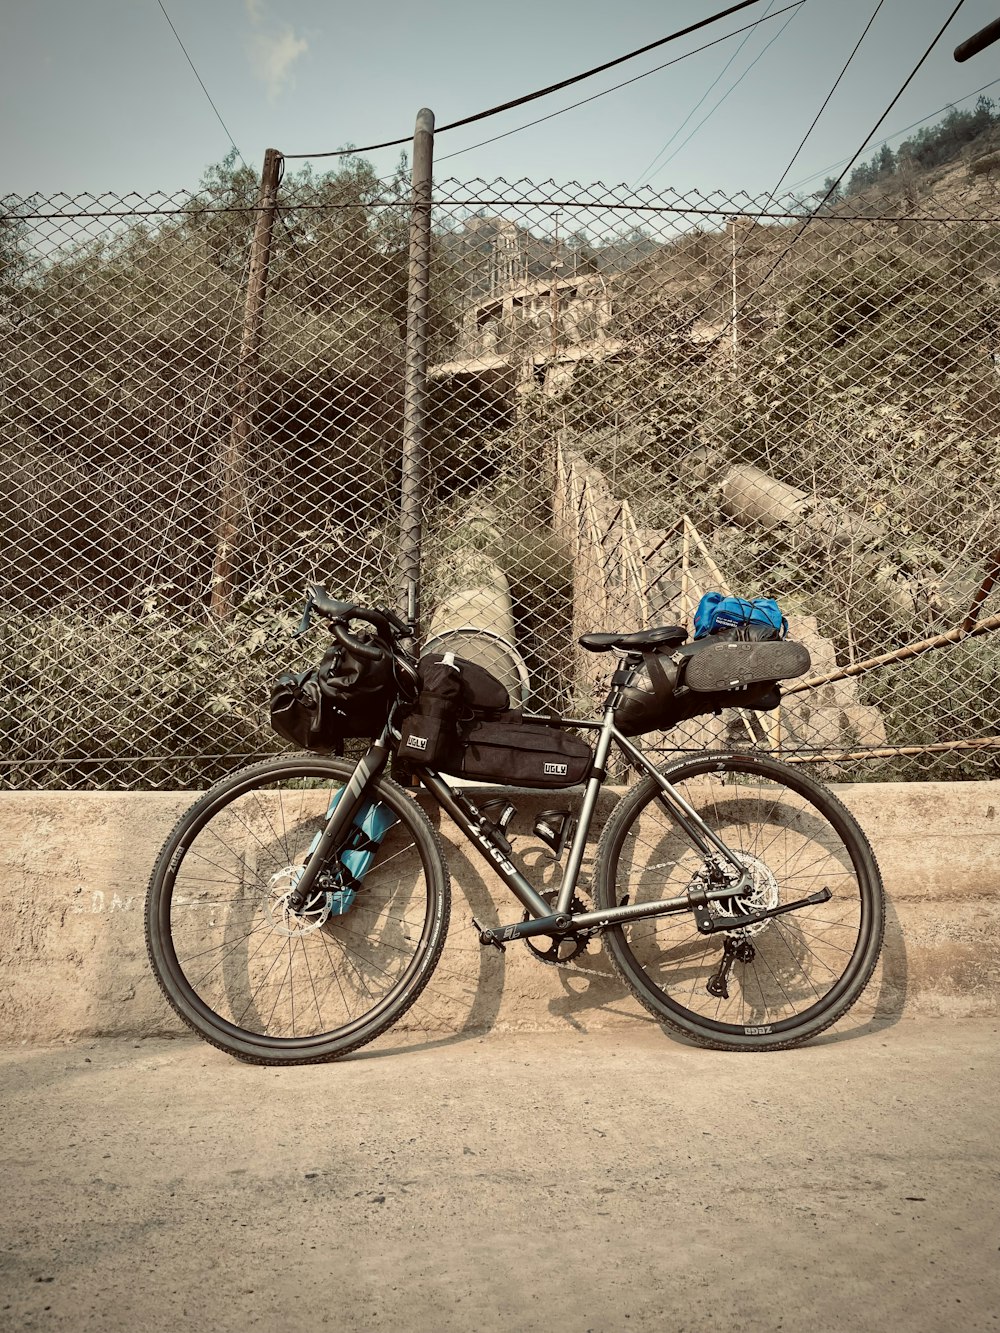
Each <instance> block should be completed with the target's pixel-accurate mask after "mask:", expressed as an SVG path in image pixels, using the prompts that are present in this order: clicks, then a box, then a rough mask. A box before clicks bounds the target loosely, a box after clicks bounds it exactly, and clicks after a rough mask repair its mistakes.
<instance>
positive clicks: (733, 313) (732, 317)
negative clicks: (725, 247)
mask: <svg viewBox="0 0 1000 1333" xmlns="http://www.w3.org/2000/svg"><path fill="white" fill-rule="evenodd" d="M730 268H731V271H732V287H733V293H732V295H733V308H732V314H731V316H730V319H731V321H732V326H733V330H732V340H733V368H734V369H735V367H736V219H735V218H733V246H732V259H731V261H730Z"/></svg>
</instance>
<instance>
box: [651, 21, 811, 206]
mask: <svg viewBox="0 0 1000 1333" xmlns="http://www.w3.org/2000/svg"><path fill="white" fill-rule="evenodd" d="M794 18H795V15H794V14H789V16H788V18H787V19H785V21H784V23H783V24H782V25H781V27H780V28H779V29H778V31H777V32H776V33H775V34H774V36H773V37H772V38H771V40H770V41H769V42H768V43H767V44H766V45H765V46H764V47H762V48H761V50H760V51H758V53H757V55H755V56H754V58H753V60H751V61H750V64H749V65H747V67H746V69H745V70H744V71H743V73H742V74H741V75H740V77H739V78H738V79H737V80H736V82H735V83H734V84H733V85H732V87H731V88H729V89H728V91H727V92H725V93H723V95H722V96H721V97H720V98H719V100H718V101H717V102H716V104H715V106H713V107H712V109H711V111H709V113H708V114H707V115H706V116H703V117H702V119H701V120H700V121H699V122H698V124H697V125H696V126H695V127H694V129H693V130H692V131H691V133H690V134H689V135H688V137H687V138H686V139H684V140H683V141H682V142H681V143H680V144H678V146H677V147H676V148H675V149H674V151H673V152H672V153H671V154H670V156H669V157H668V158H666V159H665V160H664V161H663V162H661V163H660V165H659V166H658V167H657V168H656V171H662V170H663V168H664V167H665V166H667V165H668V163H670V162H672V161H673V160H674V158H675V157H676V156H677V154H678V153H679V152H681V150H682V149H683V148H685V147H686V146H687V145H688V144H689V143H690V142H691V140H692V139H693V138H694V136H695V135H696V134H697V133H698V131H699V130H700V129H701V127H702V125H704V124H705V122H706V121H708V120H711V118H712V117H713V116H714V115H715V113H716V111H718V109H719V107H720V106H722V104H723V102H724V101H725V100H726V99H727V98H728V97H729V96H730V94H731V93H734V92H735V91H736V89H737V88H738V87H739V86H740V84H741V83H742V82H743V80H744V79H745V78H746V76H747V75H748V74H749V73H750V71H751V70H752V69H753V67H754V65H756V64H757V62H758V61H759V60H760V59H761V58H762V57H763V56H764V55H765V54H766V53H767V51H768V50H770V48H771V47H772V46H773V45H774V43H775V42H776V41H777V40H778V38H779V37H780V36H781V34H782V33H783V32H784V31H785V29H786V28H787V27H788V25H789V23H791V21H792V19H794ZM661 151H662V150H661ZM656 171H654V172H653V173H651V175H650V177H649V180H652V178H653V176H654V175H656ZM646 183H647V184H648V183H649V181H647V182H646Z"/></svg>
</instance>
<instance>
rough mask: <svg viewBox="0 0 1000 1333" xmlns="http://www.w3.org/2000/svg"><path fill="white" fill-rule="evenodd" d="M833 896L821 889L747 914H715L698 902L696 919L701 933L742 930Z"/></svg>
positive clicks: (813, 905)
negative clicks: (803, 896)
mask: <svg viewBox="0 0 1000 1333" xmlns="http://www.w3.org/2000/svg"><path fill="white" fill-rule="evenodd" d="M832 897H833V894H832V893H831V892H830V890H829V889H820V890H819V892H818V893H811V894H810V895H809V897H808V898H799V899H797V900H796V901H795V902H794V903H784V904H782V906H781V907H772V908H769V909H768V910H767V911H764V912H751V913H749V914H748V915H747V916H713V915H712V913H711V912H710V911H709V910H708V908H707V906H705V905H704V904H701V905H698V904H696V905H695V907H694V919H695V924H696V925H697V927H698V931H699V933H700V934H702V935H718V934H719V933H720V932H721V931H731V930H742V929H743V928H744V927H746V926H752V925H755V924H756V923H757V922H758V921H770V919H771V917H773V916H784V914H785V913H786V912H797V911H798V910H799V908H800V907H816V906H817V905H818V904H819V903H828V902H829V901H830V899H831V898H832Z"/></svg>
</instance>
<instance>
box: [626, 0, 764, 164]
mask: <svg viewBox="0 0 1000 1333" xmlns="http://www.w3.org/2000/svg"><path fill="white" fill-rule="evenodd" d="M773 4H774V0H768V5H767V9H766V10H765V11H764V13H763V14H762V15H761V17H760V19H759V20H758V22H760V23H763V22H764V20H765V19H767V18H773V17H774V16H773V15H772V14H771V13H770V9H771V6H772V5H773ZM749 40H750V30H749V29H748V31H747V35H746V36H745V37H744V38H743V40H742V42H740V44H739V46H738V47H737V48H736V50H735V51H734V52H733V54H732V55H731V56H730V57H729V59H728V60H727V61H726V63H725V64H724V65H723V66H722V68H721V69H720V70H719V72H718V74H717V75H716V76H715V78H714V79H713V81H712V82H711V83H710V84H709V85H708V87H707V88H706V89H705V91H704V92H703V93H702V95H701V98H700V99H699V100H698V101H697V102H696V103H695V104H694V106H693V107H692V108H691V110H690V111H689V112H688V113H687V115H686V116H685V117H684V119H683V120H682V121H681V123H680V124H679V125H678V126H677V128H676V129H675V130H674V132H673V134H672V135H671V136H670V138H669V139H668V140H667V142H666V143H665V144H664V145H663V147H662V148H661V149H660V150H659V152H658V153H655V154H654V155H653V157H652V159H651V160H650V161H649V162H648V163H647V164H646V166H645V167H643V169H642V171H641V172H640V173H639V175H638V177H637V179H636V182H635V185H634V186H633V189H636V190H638V189H639V187H640V186H641V185H642V184H643V182H644V181H645V179H646V176H647V175H649V174H651V172H652V170H653V168H654V167H655V166H656V164H657V162H659V160H660V158H661V157H662V156H663V154H664V153H665V152H666V151H667V149H668V148H669V147H670V145H671V144H672V143H673V141H674V140H675V139H676V138H677V136H678V134H680V132H681V130H682V129H683V128H684V126H685V125H686V124H687V123H688V121H689V120H690V119H691V117H692V116H693V115H694V114H695V112H696V111H697V110H698V108H699V107H700V106H701V105H702V103H703V102H704V101H705V99H706V98H707V97H708V95H709V93H710V92H711V91H712V89H713V88H715V87H716V86H717V85H718V83H719V81H720V80H721V78H722V76H723V75H724V74H725V72H726V70H727V69H728V68H729V66H730V65H731V64H732V63H733V61H734V60H735V59H736V57H737V56H738V55H739V53H740V52H741V51H742V50H743V48H744V46H746V44H747V42H748V41H749Z"/></svg>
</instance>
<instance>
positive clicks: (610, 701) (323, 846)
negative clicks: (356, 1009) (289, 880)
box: [295, 659, 752, 944]
mask: <svg viewBox="0 0 1000 1333" xmlns="http://www.w3.org/2000/svg"><path fill="white" fill-rule="evenodd" d="M637 666H638V663H637V662H636V661H635V660H633V659H626V661H625V662H623V663H622V664H621V665H619V667H618V669H617V670H616V672H615V673H614V676H613V677H612V683H611V690H610V692H609V694H608V698H607V700H606V702H605V707H604V718H603V721H601V722H596V721H594V720H592V719H583V718H565V719H562V720H560V722H559V724H558V725H559V726H560V728H562V729H564V730H568V729H571V728H572V729H577V730H581V731H596V732H597V733H598V736H597V746H596V750H595V753H594V764H593V768H592V769H591V775H590V777H589V778H588V780H587V782H586V784H585V786H584V790H583V796H582V798H581V801H580V807H579V813H578V815H577V824H576V831H575V833H574V835H573V840H572V842H571V844H570V848H569V855H568V858H567V862H566V870H565V873H564V874H563V878H562V884H561V886H560V889H559V894H558V897H557V899H556V903H555V910H554V911H553V908H552V905H551V904H550V903H548V902H546V900H545V899H544V898H543V897H542V896H541V894H540V893H538V891H537V890H536V889H535V888H534V887H533V885H532V884H531V883H529V881H528V880H527V879H526V878H525V876H524V875H523V874H522V873H521V871H520V870H518V868H517V866H516V865H514V863H513V862H512V861H511V859H510V857H509V855H508V853H507V851H506V850H505V849H504V846H503V845H502V844H501V842H500V840H499V839H498V838H497V836H496V834H495V832H494V830H493V829H492V827H491V825H490V824H489V823H488V821H486V820H485V819H484V818H483V817H482V815H481V814H480V812H479V811H478V809H477V808H476V806H475V805H474V804H473V803H472V802H471V801H469V800H468V798H466V797H465V796H464V795H463V794H462V793H461V792H458V791H456V790H454V789H453V788H451V787H450V786H449V785H448V783H447V782H446V781H445V780H444V778H443V777H442V775H441V774H440V773H439V772H438V771H437V770H435V769H432V768H428V769H425V770H424V771H423V772H422V773H421V783H422V785H423V786H424V787H425V788H426V789H427V791H429V792H430V794H431V795H432V796H433V797H434V799H435V801H436V802H437V803H438V805H439V806H440V807H441V808H442V809H443V810H444V811H445V812H446V813H447V814H448V815H450V816H451V818H452V819H453V820H454V822H455V823H456V824H457V825H458V827H459V828H460V829H461V830H462V832H463V833H464V834H465V837H466V838H467V840H468V841H469V842H470V843H471V844H472V845H473V847H475V848H476V850H477V851H478V852H479V854H480V855H481V856H482V857H483V859H484V860H486V861H487V862H488V863H489V864H490V865H491V866H492V868H493V869H494V870H495V871H496V873H497V874H498V875H499V876H500V878H501V879H502V880H503V882H504V883H505V884H506V885H507V887H508V889H510V891H511V893H512V894H513V895H514V897H515V898H516V899H517V900H518V901H519V902H520V903H521V904H522V906H523V907H524V908H525V910H526V911H527V912H528V914H529V917H530V919H529V920H527V921H519V922H516V923H513V924H511V925H506V926H502V927H501V928H500V929H498V930H496V931H486V932H484V934H483V938H484V942H486V943H496V944H500V943H502V942H503V943H505V942H506V941H508V940H516V939H524V938H526V937H528V936H532V935H544V934H550V933H551V932H552V931H558V932H563V931H572V932H574V933H575V932H588V931H593V932H595V933H596V932H598V931H600V930H602V929H604V928H605V927H606V926H613V925H616V924H618V923H619V922H625V921H638V920H642V919H643V918H646V917H654V916H665V915H667V914H669V913H674V912H686V911H691V910H694V909H696V908H697V909H701V910H702V911H703V910H704V909H705V907H706V906H707V904H708V903H709V902H712V901H715V900H721V899H725V898H730V899H731V898H733V897H734V896H738V895H739V894H740V893H742V892H743V891H744V890H747V889H751V888H752V883H751V879H750V875H749V872H748V871H747V869H746V867H745V866H744V865H743V864H742V862H741V861H740V860H739V859H738V858H737V857H736V856H735V855H734V853H733V852H732V851H730V849H729V848H728V847H727V846H726V844H725V843H724V842H723V841H722V840H721V839H720V838H719V837H718V836H717V835H716V834H715V833H714V832H713V831H712V830H711V829H710V828H709V827H708V826H707V825H706V824H705V822H704V821H703V820H702V818H701V816H700V815H699V814H698V812H697V811H696V810H694V809H693V808H692V807H691V806H690V805H689V804H688V803H687V801H685V800H684V798H683V797H682V796H681V795H680V793H679V792H677V791H676V790H675V789H674V788H673V787H672V786H671V785H670V783H669V782H668V781H667V779H666V778H665V777H664V776H663V775H662V773H660V772H658V771H657V769H656V768H655V767H654V766H653V765H652V764H651V763H650V761H649V760H648V759H647V758H646V756H645V754H643V752H642V750H640V749H639V748H638V747H637V746H636V745H633V744H632V742H631V741H630V740H629V739H628V737H626V736H625V735H623V734H622V732H620V731H619V730H618V728H617V727H616V726H615V722H614V718H615V710H616V708H617V705H618V700H619V696H620V690H621V688H622V687H623V686H625V685H628V684H629V683H630V682H631V680H632V677H633V675H634V673H635V670H636V669H637ZM525 721H536V722H551V719H549V718H546V717H544V716H538V717H535V716H532V715H526V717H525ZM390 743H391V738H390V734H389V732H388V729H387V730H386V732H385V733H384V734H383V735H382V736H381V737H380V738H379V739H378V740H377V741H376V742H375V744H374V745H373V746H372V747H371V749H370V750H369V751H368V753H367V754H366V755H364V756H363V757H362V758H361V759H360V760H359V761H358V764H357V767H356V768H355V770H354V773H353V774H352V775H351V778H350V780H349V782H348V784H347V787H346V789H345V791H344V795H343V797H342V799H341V800H340V801H338V803H337V805H336V806H335V808H334V809H333V812H332V813H331V815H330V817H329V819H328V821H327V825H326V828H325V829H324V830H323V833H322V835H321V837H320V839H319V841H318V842H317V844H316V845H315V847H313V848H312V849H310V850H311V854H310V856H309V859H308V862H307V864H306V866H305V868H304V869H303V871H302V874H301V876H300V877H299V881H298V884H297V885H296V895H295V896H296V899H297V900H298V902H300V903H304V902H305V901H307V899H308V897H309V893H310V890H311V888H312V885H313V883H314V881H315V879H316V876H317V874H318V873H319V870H320V868H321V867H322V865H323V864H324V862H325V860H326V858H327V857H328V856H329V855H330V854H331V853H332V852H333V851H334V850H335V849H336V847H337V845H338V843H339V842H340V841H341V839H342V838H343V837H344V835H345V834H346V832H347V830H348V829H349V828H350V826H351V821H352V819H353V817H354V815H355V814H356V812H357V811H358V810H359V809H360V807H361V805H362V803H363V801H364V799H365V793H366V791H367V789H368V788H369V787H370V786H371V785H372V783H373V782H374V781H375V780H376V779H377V778H378V777H379V775H380V774H381V773H382V772H383V770H384V769H385V766H386V763H387V761H388V757H389V746H390ZM612 745H616V746H617V747H618V748H619V750H621V752H622V753H623V754H624V755H625V757H626V758H627V759H628V760H629V761H630V762H631V763H632V764H633V766H634V767H635V768H637V769H638V770H639V771H640V772H644V773H646V774H648V775H649V776H650V777H651V778H652V779H653V780H654V782H656V784H657V786H658V787H659V788H660V794H661V800H662V801H663V804H664V806H665V807H666V809H667V811H668V813H669V814H670V816H671V818H672V819H673V821H674V823H675V824H676V825H677V827H678V828H679V829H680V830H681V831H682V832H683V833H684V835H685V836H686V837H687V838H688V839H689V840H690V842H691V843H692V845H693V846H694V847H696V848H697V850H698V851H699V853H700V854H701V856H702V857H703V858H704V859H705V860H706V861H711V860H712V859H713V858H715V859H716V860H717V862H718V861H721V862H724V863H725V864H726V865H727V866H728V867H729V868H730V870H732V871H733V872H734V878H733V879H731V880H729V881H727V882H726V883H725V884H724V885H723V886H721V887H714V888H713V887H709V886H708V885H707V884H704V883H702V882H701V881H700V880H699V881H698V882H697V885H696V886H695V885H694V883H692V886H691V887H689V888H688V890H687V892H686V893H684V894H682V895H679V896H677V897H674V898H664V899H661V900H660V901H659V902H652V903H642V904H626V905H624V906H622V907H613V908H605V909H601V910H595V911H591V912H576V913H573V912H571V911H570V907H571V904H572V901H573V894H574V893H575V891H576V887H577V884H578V882H579V878H580V869H581V866H582V865H583V855H584V848H585V847H586V844H587V839H588V837H589V835H590V829H591V825H592V823H593V818H594V811H595V810H596V808H597V800H598V796H599V795H600V791H601V788H602V786H603V785H604V781H605V778H606V776H607V763H608V757H609V755H610V753H611V747H612Z"/></svg>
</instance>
